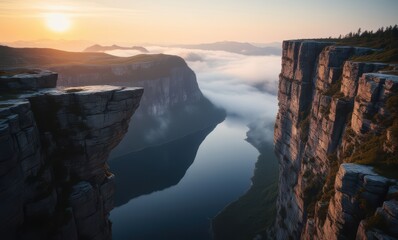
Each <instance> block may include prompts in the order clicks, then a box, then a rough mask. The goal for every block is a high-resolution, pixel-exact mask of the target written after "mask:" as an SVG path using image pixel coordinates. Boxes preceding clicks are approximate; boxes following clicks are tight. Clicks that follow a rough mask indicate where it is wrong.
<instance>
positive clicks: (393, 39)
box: [288, 25, 398, 63]
mask: <svg viewBox="0 0 398 240" xmlns="http://www.w3.org/2000/svg"><path fill="white" fill-rule="evenodd" d="M288 41H289V42H292V41H295V42H298V41H299V42H303V41H312V42H324V43H332V44H333V45H337V46H350V47H356V48H359V47H363V48H371V49H373V51H372V52H371V53H368V54H364V55H360V56H355V57H353V58H352V59H351V60H355V61H358V62H384V63H398V25H395V26H390V27H387V28H385V29H384V28H380V29H378V30H377V31H376V32H373V31H370V32H368V31H364V32H361V30H360V29H359V30H358V32H356V33H349V34H347V35H346V36H344V37H340V38H325V39H298V40H288Z"/></svg>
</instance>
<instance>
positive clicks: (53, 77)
mask: <svg viewBox="0 0 398 240" xmlns="http://www.w3.org/2000/svg"><path fill="white" fill-rule="evenodd" d="M11 71H13V72H14V73H15V74H12V76H1V71H0V89H4V90H7V89H11V90H38V89H41V88H54V87H56V86H57V77H58V74H57V73H54V72H51V71H47V70H41V69H32V70H29V72H28V73H26V69H13V70H11ZM19 72H20V73H19ZM24 72H25V73H24Z"/></svg>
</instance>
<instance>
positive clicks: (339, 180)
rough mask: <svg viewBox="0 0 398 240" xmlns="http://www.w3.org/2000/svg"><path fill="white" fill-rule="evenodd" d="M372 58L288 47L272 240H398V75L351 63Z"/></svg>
mask: <svg viewBox="0 0 398 240" xmlns="http://www.w3.org/2000/svg"><path fill="white" fill-rule="evenodd" d="M372 52H374V50H373V49H370V48H363V47H351V46H338V45H333V43H328V42H317V41H309V40H308V41H307V40H303V41H299V40H297V41H285V42H284V43H283V54H282V71H281V74H280V77H279V93H278V100H279V112H278V114H277V118H276V123H275V133H274V143H275V153H276V155H277V158H278V159H279V171H280V175H279V193H278V198H277V218H276V222H275V227H274V229H273V231H271V234H272V235H273V237H275V238H276V239H299V238H302V239H355V238H357V239H381V238H379V236H384V238H382V239H386V237H387V236H390V237H398V235H397V232H396V230H395V229H397V228H398V222H397V218H396V217H397V215H396V213H397V212H396V207H397V206H398V205H397V204H398V202H397V201H396V200H397V199H396V196H397V195H396V189H397V185H396V184H397V182H396V180H395V177H396V176H397V174H396V173H397V172H396V171H397V159H398V153H397V142H398V141H397V126H398V122H397V112H398V111H397V94H398V77H397V76H396V75H393V74H394V73H395V74H396V70H397V65H394V64H387V63H375V62H355V61H353V60H352V59H353V58H354V57H356V56H362V55H366V54H369V53H372ZM386 70H388V71H386ZM361 164H365V165H368V166H364V165H361ZM386 176H387V177H386Z"/></svg>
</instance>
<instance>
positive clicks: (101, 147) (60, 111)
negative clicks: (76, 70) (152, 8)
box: [0, 72, 143, 239]
mask: <svg viewBox="0 0 398 240" xmlns="http://www.w3.org/2000/svg"><path fill="white" fill-rule="evenodd" d="M21 74H22V73H21ZM21 74H19V75H15V77H14V75H11V76H8V79H7V82H12V80H13V78H15V79H16V81H18V82H25V80H26V79H32V80H33V81H34V82H35V84H33V85H29V83H27V85H29V86H30V90H35V91H16V89H20V85H12V84H11V85H9V86H11V87H14V86H15V88H12V89H10V88H9V89H7V90H2V91H3V92H2V99H1V101H0V152H1V155H0V164H1V168H0V169H1V171H0V199H1V204H0V212H1V214H0V223H1V227H0V232H1V236H2V237H4V239H83V238H84V239H109V238H110V237H111V228H110V227H111V224H110V222H109V220H108V215H109V212H110V210H111V209H112V208H113V192H114V180H113V174H112V173H111V172H110V171H109V169H108V167H107V164H106V160H107V158H108V155H109V153H110V151H111V149H112V148H114V147H115V146H116V145H117V144H118V143H119V142H120V140H121V139H122V138H123V135H124V134H125V132H126V131H127V128H128V124H129V120H130V118H131V116H132V114H133V113H134V111H135V110H136V109H137V107H138V105H139V101H140V98H141V96H142V93H143V90H142V89H140V88H122V87H113V86H89V87H80V88H58V89H55V88H49V89H39V90H36V89H37V88H40V87H41V86H43V85H40V83H41V82H43V81H41V80H40V79H39V78H40V76H37V74H36V73H34V74H33V77H32V76H29V73H24V74H22V75H21ZM48 74H49V75H51V76H55V79H56V74H55V73H48V72H46V74H43V76H42V77H43V78H47V77H48ZM21 76H24V78H26V79H25V80H23V81H20V79H21ZM36 78H38V79H36ZM26 81H27V80H26ZM44 82H46V80H44ZM36 83H37V84H38V85H37V84H36ZM44 86H48V85H44ZM51 86H52V85H51ZM24 89H26V88H24ZM10 93H12V94H10Z"/></svg>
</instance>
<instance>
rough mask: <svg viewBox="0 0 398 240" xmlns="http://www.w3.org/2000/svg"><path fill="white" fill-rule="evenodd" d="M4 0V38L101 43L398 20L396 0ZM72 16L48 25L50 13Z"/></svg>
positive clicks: (276, 37) (206, 38)
mask: <svg viewBox="0 0 398 240" xmlns="http://www.w3.org/2000/svg"><path fill="white" fill-rule="evenodd" d="M148 2H149V1H144V0H113V1H108V0H97V1H94V0H89V1H77V0H69V1H66V0H52V1H42V0H1V1H0V32H1V35H0V42H10V41H17V40H36V39H69V40H71V39H83V40H89V41H93V42H97V43H113V42H128V43H203V42H214V41H223V40H232V41H244V42H273V41H281V40H283V39H291V38H308V37H328V36H338V35H339V34H345V33H347V32H349V31H355V30H357V29H358V28H359V27H361V28H362V29H377V28H378V27H381V26H387V25H394V24H397V23H398V14H396V10H397V9H398V1H396V0H380V1H374V0H351V1H345V0H337V1H333V3H332V2H330V1H328V2H326V1H313V0H302V1H295V0H250V1H241V0H201V1H194V0H184V1H182V0H158V1H156V2H155V3H148ZM49 13H61V14H63V15H64V16H66V17H67V18H68V21H70V22H71V27H70V28H69V30H67V31H65V32H55V31H52V30H50V29H49V28H48V27H47V26H46V17H45V16H46V14H49Z"/></svg>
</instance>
